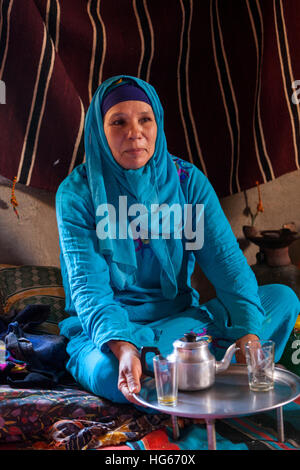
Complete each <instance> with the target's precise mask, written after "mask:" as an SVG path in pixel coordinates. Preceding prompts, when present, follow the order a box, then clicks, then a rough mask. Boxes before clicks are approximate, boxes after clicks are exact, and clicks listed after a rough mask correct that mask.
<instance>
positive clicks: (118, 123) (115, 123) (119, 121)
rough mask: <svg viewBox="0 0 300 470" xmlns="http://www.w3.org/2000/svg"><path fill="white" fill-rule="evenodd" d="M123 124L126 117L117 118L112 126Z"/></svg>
mask: <svg viewBox="0 0 300 470" xmlns="http://www.w3.org/2000/svg"><path fill="white" fill-rule="evenodd" d="M122 124H124V119H116V120H115V121H113V122H112V123H111V125H112V126H121V125H122Z"/></svg>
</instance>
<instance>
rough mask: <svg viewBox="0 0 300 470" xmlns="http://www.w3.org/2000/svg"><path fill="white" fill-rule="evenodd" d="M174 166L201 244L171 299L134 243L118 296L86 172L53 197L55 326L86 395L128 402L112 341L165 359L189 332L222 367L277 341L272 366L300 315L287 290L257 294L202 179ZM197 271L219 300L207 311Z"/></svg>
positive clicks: (147, 249)
mask: <svg viewBox="0 0 300 470" xmlns="http://www.w3.org/2000/svg"><path fill="white" fill-rule="evenodd" d="M172 159H173V163H174V165H176V168H177V170H178V178H179V179H180V185H181V188H182V191H183V194H184V196H185V200H186V202H187V203H189V204H192V205H193V206H195V205H196V204H204V244H203V246H202V248H200V249H198V250H193V251H191V250H186V249H184V250H183V255H182V256H180V257H179V259H178V260H177V262H176V266H175V268H174V269H175V274H176V279H177V285H178V292H177V295H176V297H175V298H173V299H168V298H166V297H165V296H164V295H163V293H162V289H161V285H160V271H161V267H160V264H159V263H158V260H157V258H156V256H155V254H154V252H153V250H152V249H151V245H150V244H149V243H148V241H147V240H146V241H145V240H141V239H138V240H136V241H135V247H136V248H135V254H136V264H137V271H136V273H135V274H134V275H133V276H129V277H128V278H127V280H126V282H125V286H124V287H123V288H122V289H119V286H118V285H116V284H115V283H114V282H113V279H114V276H113V275H112V272H111V270H112V269H113V266H111V265H110V264H109V262H108V260H107V259H106V257H105V255H103V254H101V253H99V249H98V239H97V234H96V222H95V215H94V214H95V207H94V205H93V200H92V197H91V192H90V189H89V183H88V178H87V170H86V164H82V165H80V166H78V167H76V168H75V169H74V170H73V172H72V173H71V174H70V175H69V176H68V177H67V178H66V179H65V180H64V181H63V182H62V183H61V185H60V187H59V189H58V192H57V195H56V210H57V223H58V231H59V242H60V248H61V254H60V262H61V269H62V277H63V285H64V289H65V294H66V307H65V308H66V312H67V313H68V314H69V317H68V318H67V319H65V320H63V321H62V322H61V323H60V331H61V334H62V335H64V336H66V337H67V338H68V339H69V342H68V348H67V351H68V354H69V360H68V362H67V364H66V367H67V369H68V370H69V371H70V373H71V374H72V375H73V376H74V378H75V379H76V380H77V381H78V382H79V383H81V384H82V386H83V387H84V388H86V389H87V390H90V391H91V392H93V393H95V394H97V395H100V396H102V397H105V398H108V399H111V400H113V401H116V402H126V399H125V397H124V396H123V395H122V394H121V392H119V391H118V388H117V380H118V361H117V359H116V358H115V356H114V355H113V353H112V352H111V351H110V349H109V347H108V346H107V343H108V341H110V340H122V341H128V342H130V343H133V344H134V345H135V346H136V347H137V348H138V349H140V348H141V347H142V346H156V347H158V348H159V349H160V351H161V352H162V354H167V353H169V352H171V351H172V343H173V341H174V340H175V339H178V338H180V337H182V336H183V334H184V333H186V332H189V331H194V332H196V333H197V334H198V335H202V336H206V337H207V339H208V341H209V343H210V347H211V349H212V351H213V353H214V354H215V355H216V357H217V359H220V358H221V357H222V356H223V354H224V351H225V348H227V347H228V345H229V344H231V343H233V342H234V341H236V340H237V339H238V338H241V337H242V336H244V335H246V334H249V333H252V334H255V335H257V336H259V337H261V338H262V339H273V340H274V341H275V343H276V348H275V360H276V361H278V360H279V359H280V357H281V355H282V352H283V349H284V347H285V344H286V342H287V340H288V337H289V335H290V333H291V330H292V328H293V326H294V324H295V321H296V318H297V315H298V314H299V312H300V305H299V299H298V297H297V296H296V294H295V293H294V292H293V291H292V290H291V289H290V288H289V287H287V286H282V285H270V286H262V287H258V285H257V282H256V279H255V276H254V274H253V271H252V270H251V268H250V267H249V265H248V263H247V260H246V258H245V257H244V255H243V253H242V251H241V250H240V248H239V245H238V243H237V240H236V237H235V236H234V234H233V232H232V230H231V227H230V224H229V223H228V221H227V219H226V217H225V215H224V213H223V210H222V208H221V205H220V203H219V200H218V198H217V196H216V194H215V191H214V190H213V188H212V186H211V184H210V183H209V181H208V179H207V178H206V177H205V175H204V174H203V173H202V172H201V171H200V170H199V169H198V168H196V167H195V166H194V165H192V164H190V163H188V162H185V161H183V160H181V159H179V158H174V157H172ZM167 243H168V241H167ZM182 243H183V240H182ZM195 262H198V263H199V265H200V267H201V269H202V271H203V272H204V274H205V275H206V277H207V278H208V279H209V280H210V282H211V283H212V284H213V285H214V287H215V290H216V298H215V299H212V300H211V301H209V302H207V303H205V304H203V303H201V292H200V296H199V293H198V292H196V290H195V289H193V288H192V286H191V275H192V273H193V270H194V267H195ZM149 366H150V367H151V361H150V363H149Z"/></svg>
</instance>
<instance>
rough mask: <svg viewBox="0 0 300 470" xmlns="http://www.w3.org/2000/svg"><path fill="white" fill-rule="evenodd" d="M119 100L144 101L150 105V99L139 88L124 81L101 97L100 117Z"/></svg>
mask: <svg viewBox="0 0 300 470" xmlns="http://www.w3.org/2000/svg"><path fill="white" fill-rule="evenodd" d="M121 101H144V102H145V103H148V104H149V105H150V106H151V101H150V100H149V98H148V96H147V95H146V93H145V92H144V91H143V90H142V89H141V88H139V87H137V86H135V85H131V84H129V83H125V84H124V85H120V86H117V87H116V88H114V89H113V90H112V91H111V92H109V93H108V94H107V95H106V96H105V97H104V98H103V101H102V105H101V111H102V117H104V115H105V114H106V113H107V111H108V110H109V109H110V108H111V107H112V106H114V105H115V104H117V103H120V102H121Z"/></svg>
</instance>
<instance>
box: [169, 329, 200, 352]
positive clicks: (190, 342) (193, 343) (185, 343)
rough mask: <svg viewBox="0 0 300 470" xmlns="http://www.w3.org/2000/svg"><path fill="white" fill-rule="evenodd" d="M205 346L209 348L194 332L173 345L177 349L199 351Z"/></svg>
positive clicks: (185, 335)
mask: <svg viewBox="0 0 300 470" xmlns="http://www.w3.org/2000/svg"><path fill="white" fill-rule="evenodd" d="M204 345H205V346H207V341H206V340H205V339H204V338H201V337H197V335H196V333H194V332H191V333H185V334H184V336H183V337H182V338H180V339H177V340H176V341H175V342H174V343H173V346H174V348H176V349H179V348H180V349H198V348H200V347H202V346H204Z"/></svg>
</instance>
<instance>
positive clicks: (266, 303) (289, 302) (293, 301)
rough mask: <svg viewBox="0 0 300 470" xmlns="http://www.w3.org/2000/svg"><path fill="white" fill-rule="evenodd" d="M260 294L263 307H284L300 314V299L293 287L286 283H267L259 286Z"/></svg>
mask: <svg viewBox="0 0 300 470" xmlns="http://www.w3.org/2000/svg"><path fill="white" fill-rule="evenodd" d="M258 289H259V295H260V298H261V301H262V305H263V307H265V308H266V309H268V308H270V307H273V308H275V307H276V308H282V309H284V310H285V309H287V310H288V311H290V312H291V313H295V314H296V315H298V314H299V313H300V301H299V298H298V296H297V295H296V293H295V292H294V291H293V289H292V288H291V287H289V286H287V285H285V284H267V285H264V286H259V288H258Z"/></svg>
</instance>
